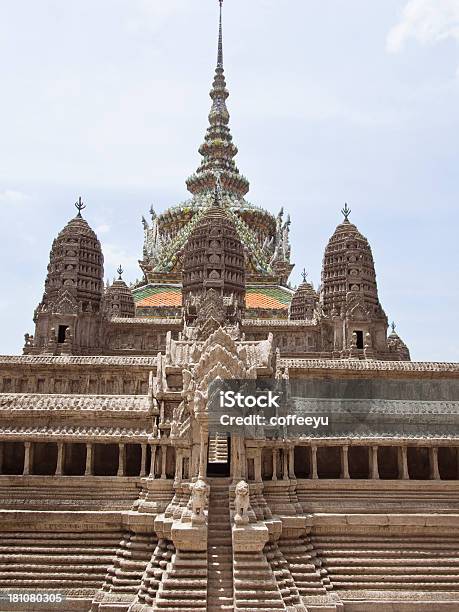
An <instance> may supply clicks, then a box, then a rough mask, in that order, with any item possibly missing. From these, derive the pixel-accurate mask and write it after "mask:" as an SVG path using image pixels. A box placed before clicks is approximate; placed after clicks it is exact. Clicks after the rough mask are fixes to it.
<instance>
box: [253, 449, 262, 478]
mask: <svg viewBox="0 0 459 612" xmlns="http://www.w3.org/2000/svg"><path fill="white" fill-rule="evenodd" d="M254 468H255V482H263V476H262V473H261V448H257V449H256V455H255V461H254Z"/></svg>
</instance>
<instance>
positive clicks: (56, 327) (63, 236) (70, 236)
mask: <svg viewBox="0 0 459 612" xmlns="http://www.w3.org/2000/svg"><path fill="white" fill-rule="evenodd" d="M75 206H76V208H77V210H78V214H77V216H76V217H74V218H73V219H71V220H70V221H69V222H68V223H67V225H66V226H65V227H64V229H63V230H62V231H61V232H60V233H59V234H58V236H57V238H56V239H55V240H54V242H53V244H52V247H51V252H50V256H49V264H48V274H47V277H46V281H45V291H44V294H43V298H42V300H41V302H40V304H39V305H38V307H37V308H36V310H35V313H34V323H35V336H34V338H33V340H31V339H30V337H29V340H28V341H27V339H26V348H25V352H28V353H51V354H55V355H59V354H85V353H91V352H92V349H94V348H96V347H97V344H98V339H99V327H100V318H101V305H102V295H103V276H104V258H103V255H102V250H101V246H100V242H99V240H98V238H97V236H96V234H95V232H94V231H93V230H92V229H91V227H90V226H89V224H88V222H87V221H86V220H85V219H83V217H82V215H81V211H82V210H83V209H84V208H85V205H84V204H83V203H82V201H81V198H80V199H79V200H78V202H77V203H76V204H75Z"/></svg>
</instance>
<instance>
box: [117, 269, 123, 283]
mask: <svg viewBox="0 0 459 612" xmlns="http://www.w3.org/2000/svg"><path fill="white" fill-rule="evenodd" d="M117 272H118V280H122V276H123V272H124V270H123V268H122V266H121V265H120V266H119V267H118V270H117Z"/></svg>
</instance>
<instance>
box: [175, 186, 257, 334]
mask: <svg viewBox="0 0 459 612" xmlns="http://www.w3.org/2000/svg"><path fill="white" fill-rule="evenodd" d="M183 260H184V265H183V277H182V287H183V288H182V295H183V305H184V315H185V322H186V324H187V325H194V324H195V323H198V324H199V322H200V321H201V320H202V321H207V320H208V319H209V317H211V318H213V319H214V321H215V322H218V323H219V324H220V325H224V324H230V325H235V324H237V323H239V322H240V321H241V319H242V314H243V311H244V308H245V263H244V247H243V246H242V243H241V240H240V238H239V236H238V234H237V231H236V228H235V226H234V223H233V221H232V220H231V219H230V217H229V215H228V213H227V211H226V209H225V208H223V207H222V206H221V187H220V179H219V177H218V176H217V185H216V187H215V193H214V203H213V205H212V206H209V207H208V208H207V209H206V210H205V211H204V212H203V214H202V217H201V219H200V220H199V222H198V224H197V226H196V227H195V228H194V230H193V232H192V233H191V235H190V237H189V239H188V242H187V244H186V247H185V254H184V258H183Z"/></svg>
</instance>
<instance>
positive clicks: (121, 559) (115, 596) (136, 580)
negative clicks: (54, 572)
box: [91, 532, 157, 612]
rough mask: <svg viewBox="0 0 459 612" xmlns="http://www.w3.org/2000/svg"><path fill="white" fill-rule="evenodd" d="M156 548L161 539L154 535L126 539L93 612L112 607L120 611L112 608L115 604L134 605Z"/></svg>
mask: <svg viewBox="0 0 459 612" xmlns="http://www.w3.org/2000/svg"><path fill="white" fill-rule="evenodd" d="M156 545H157V539H156V537H155V536H154V535H152V534H136V533H133V532H127V533H126V534H125V535H124V537H123V539H122V540H121V542H120V543H119V545H118V550H117V551H116V557H115V559H114V562H113V565H112V566H110V567H109V568H108V571H107V575H106V576H105V582H104V584H103V586H102V589H101V590H100V591H99V592H98V593H97V594H96V598H95V599H94V601H93V604H92V607H91V612H99V610H109V609H110V608H112V607H113V608H114V609H118V608H115V607H114V606H112V605H110V604H111V602H113V601H116V602H127V603H129V604H130V603H132V601H133V600H134V598H135V596H136V594H137V592H138V590H139V584H140V582H141V580H142V576H143V574H144V572H145V569H146V566H147V564H148V562H149V561H150V559H151V557H152V555H153V552H154V550H155V548H156ZM123 609H125V608H123Z"/></svg>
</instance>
